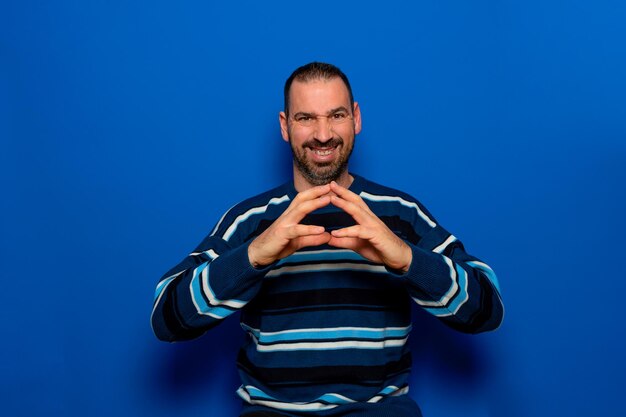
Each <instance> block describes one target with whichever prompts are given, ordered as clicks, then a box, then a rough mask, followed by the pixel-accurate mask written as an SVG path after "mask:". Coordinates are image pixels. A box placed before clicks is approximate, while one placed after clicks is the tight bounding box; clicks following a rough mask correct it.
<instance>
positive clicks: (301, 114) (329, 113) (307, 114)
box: [293, 106, 350, 117]
mask: <svg viewBox="0 0 626 417" xmlns="http://www.w3.org/2000/svg"><path fill="white" fill-rule="evenodd" d="M341 111H345V112H346V113H350V112H349V111H348V109H346V108H345V107H344V106H339V107H335V108H334V109H331V110H329V111H328V112H327V113H326V116H330V115H332V114H335V113H338V112H341ZM296 116H306V117H314V116H317V114H315V113H309V112H306V111H299V112H297V113H295V114H294V115H293V117H296Z"/></svg>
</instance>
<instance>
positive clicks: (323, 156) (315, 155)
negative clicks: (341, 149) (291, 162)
mask: <svg viewBox="0 0 626 417" xmlns="http://www.w3.org/2000/svg"><path fill="white" fill-rule="evenodd" d="M307 150H308V151H309V154H310V155H311V156H312V160H313V162H317V163H325V162H329V161H331V160H333V159H334V158H335V154H336V153H337V146H332V147H307Z"/></svg>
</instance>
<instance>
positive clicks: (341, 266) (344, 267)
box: [265, 262, 388, 278]
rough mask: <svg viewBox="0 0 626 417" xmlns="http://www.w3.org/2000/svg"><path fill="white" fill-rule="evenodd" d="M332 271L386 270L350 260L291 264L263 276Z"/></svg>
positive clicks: (381, 266) (385, 272) (370, 271)
mask: <svg viewBox="0 0 626 417" xmlns="http://www.w3.org/2000/svg"><path fill="white" fill-rule="evenodd" d="M333 271H355V272H369V273H377V274H387V273H388V271H387V269H386V268H385V267H384V266H383V265H372V264H359V263H352V262H339V263H322V264H313V265H291V266H283V267H282V268H276V269H273V270H271V271H269V272H268V273H267V274H266V275H265V277H266V278H275V277H279V276H281V275H286V274H301V273H306V272H333Z"/></svg>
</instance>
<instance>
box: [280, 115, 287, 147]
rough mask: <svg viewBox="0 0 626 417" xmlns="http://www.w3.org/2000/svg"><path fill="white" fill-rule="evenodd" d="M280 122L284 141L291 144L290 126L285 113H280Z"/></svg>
mask: <svg viewBox="0 0 626 417" xmlns="http://www.w3.org/2000/svg"><path fill="white" fill-rule="evenodd" d="M278 121H279V122H280V134H281V135H282V136H283V140H284V141H285V142H289V124H288V123H287V122H288V120H287V115H286V114H285V112H284V111H281V112H280V113H278Z"/></svg>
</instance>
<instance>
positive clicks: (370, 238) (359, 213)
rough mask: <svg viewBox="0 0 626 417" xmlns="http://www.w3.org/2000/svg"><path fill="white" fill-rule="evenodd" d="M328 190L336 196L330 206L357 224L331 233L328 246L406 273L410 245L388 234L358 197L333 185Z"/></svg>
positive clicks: (410, 254) (335, 184)
mask: <svg viewBox="0 0 626 417" xmlns="http://www.w3.org/2000/svg"><path fill="white" fill-rule="evenodd" d="M330 189H331V191H332V192H333V193H334V194H335V195H333V196H332V197H331V200H330V202H331V203H332V204H333V205H334V206H336V207H338V208H340V209H342V210H343V211H345V212H346V213H348V214H350V216H352V218H354V220H355V221H356V223H357V224H356V225H354V226H350V227H345V228H343V229H338V230H333V231H332V232H331V238H330V240H329V241H328V244H329V245H331V246H335V247H338V248H345V249H352V250H353V251H355V252H357V253H358V254H360V255H361V256H363V257H364V258H366V259H369V260H370V261H372V262H376V263H379V264H384V265H386V266H387V267H388V268H390V269H394V270H400V271H402V272H407V271H408V270H409V267H410V266H411V261H412V260H413V254H412V252H411V248H410V247H409V245H407V244H406V243H405V242H404V241H403V240H402V239H400V238H399V237H398V236H397V235H396V234H395V233H393V232H392V231H391V230H389V228H388V227H387V225H386V224H385V223H383V221H382V220H380V219H379V218H378V216H376V215H375V214H374V213H373V212H372V211H371V210H370V208H369V207H368V206H367V204H366V203H365V201H363V199H362V198H361V197H360V196H358V195H356V194H355V193H353V192H352V191H350V190H348V189H347V188H344V187H342V186H340V185H339V184H337V183H336V182H334V181H333V182H331V183H330Z"/></svg>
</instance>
